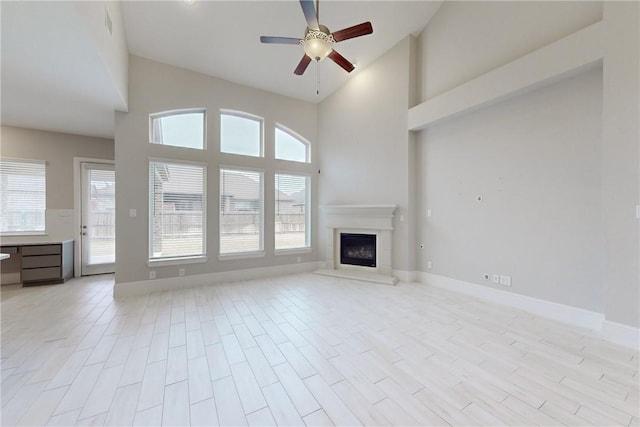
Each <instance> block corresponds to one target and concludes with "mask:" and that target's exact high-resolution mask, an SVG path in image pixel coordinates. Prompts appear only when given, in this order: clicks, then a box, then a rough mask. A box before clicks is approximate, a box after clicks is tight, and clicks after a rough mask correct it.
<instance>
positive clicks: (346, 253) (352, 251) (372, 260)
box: [340, 233, 376, 268]
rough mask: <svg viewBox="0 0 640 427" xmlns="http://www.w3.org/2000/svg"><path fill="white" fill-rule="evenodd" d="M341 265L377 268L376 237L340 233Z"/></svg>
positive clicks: (373, 235)
mask: <svg viewBox="0 0 640 427" xmlns="http://www.w3.org/2000/svg"><path fill="white" fill-rule="evenodd" d="M340 264H346V265H359V266H363V267H372V268H375V267H376V235H375V234H356V233H340Z"/></svg>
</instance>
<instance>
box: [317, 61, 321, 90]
mask: <svg viewBox="0 0 640 427" xmlns="http://www.w3.org/2000/svg"><path fill="white" fill-rule="evenodd" d="M319 68H320V61H316V95H320V73H319V71H318V69H319Z"/></svg>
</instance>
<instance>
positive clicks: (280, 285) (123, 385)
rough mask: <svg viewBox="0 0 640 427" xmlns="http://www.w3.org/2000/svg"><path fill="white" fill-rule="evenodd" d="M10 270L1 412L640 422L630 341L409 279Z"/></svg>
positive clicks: (40, 416) (144, 420)
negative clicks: (138, 277) (147, 278)
mask: <svg viewBox="0 0 640 427" xmlns="http://www.w3.org/2000/svg"><path fill="white" fill-rule="evenodd" d="M112 288H113V276H109V275H107V276H94V277H88V278H81V279H73V280H71V281H69V282H67V283H65V284H62V285H55V286H42V287H31V288H16V287H8V288H7V287H3V288H2V290H1V291H0V296H1V299H2V305H1V308H2V328H1V332H2V336H1V347H0V353H1V354H0V356H1V365H0V367H1V380H2V388H1V391H2V393H1V398H2V406H1V407H2V419H1V421H2V425H3V426H12V425H34V426H42V425H109V426H126V425H141V426H142V425H180V426H182V425H194V426H195V425H198V426H204V425H309V426H311V425H321V426H326V425H350V426H351V425H618V426H638V425H640V417H639V415H638V407H639V396H640V392H639V388H640V377H639V374H638V368H639V366H638V364H639V358H638V352H637V351H633V350H630V349H626V348H623V347H618V346H615V345H612V344H609V343H606V342H604V341H602V340H601V339H600V338H599V337H598V336H596V335H595V334H593V333H591V332H589V331H585V330H581V329H578V328H575V327H571V326H567V325H564V324H561V323H557V322H553V321H550V320H546V319H543V318H539V317H536V316H533V315H531V314H528V313H525V312H522V311H518V310H513V309H509V308H505V307H502V306H497V305H491V304H487V303H486V302H482V301H479V300H476V299H473V298H470V297H467V296H462V295H459V294H455V293H453V292H448V291H446V290H443V289H438V288H432V287H429V286H426V285H422V284H416V283H400V284H399V285H398V286H395V287H394V286H388V285H377V284H372V283H365V282H358V281H351V280H345V279H338V278H332V277H326V276H319V275H314V274H301V275H294V276H286V277H279V278H269V279H263V280H253V281H246V282H237V283H229V284H223V285H211V286H204V287H198V288H193V289H184V290H178V291H167V292H158V293H154V294H151V295H148V296H144V297H130V298H120V299H114V298H113V297H112Z"/></svg>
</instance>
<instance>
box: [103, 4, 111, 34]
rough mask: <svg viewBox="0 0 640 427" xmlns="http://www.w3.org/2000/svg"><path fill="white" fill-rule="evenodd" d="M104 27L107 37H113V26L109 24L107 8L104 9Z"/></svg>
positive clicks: (109, 17)
mask: <svg viewBox="0 0 640 427" xmlns="http://www.w3.org/2000/svg"><path fill="white" fill-rule="evenodd" d="M104 26H105V27H106V28H107V31H108V32H109V35H110V36H112V35H113V24H112V23H111V16H109V11H108V10H107V7H106V6H105V7H104Z"/></svg>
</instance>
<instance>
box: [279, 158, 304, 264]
mask: <svg viewBox="0 0 640 427" xmlns="http://www.w3.org/2000/svg"><path fill="white" fill-rule="evenodd" d="M276 175H289V176H299V177H303V178H305V181H306V183H305V208H304V234H305V236H304V240H305V246H300V247H297V248H282V249H278V248H276V236H275V234H276V229H275V215H276V200H275V191H274V200H273V213H274V217H273V219H274V221H273V250H274V253H275V255H288V254H296V253H309V252H311V251H312V250H313V242H312V241H311V236H312V233H311V182H312V175H311V174H310V173H305V172H292V171H290V170H276V171H274V173H273V187H274V190H276V191H277V190H278V188H277V187H276Z"/></svg>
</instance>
